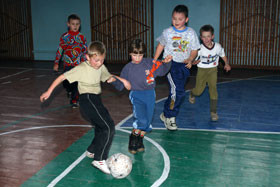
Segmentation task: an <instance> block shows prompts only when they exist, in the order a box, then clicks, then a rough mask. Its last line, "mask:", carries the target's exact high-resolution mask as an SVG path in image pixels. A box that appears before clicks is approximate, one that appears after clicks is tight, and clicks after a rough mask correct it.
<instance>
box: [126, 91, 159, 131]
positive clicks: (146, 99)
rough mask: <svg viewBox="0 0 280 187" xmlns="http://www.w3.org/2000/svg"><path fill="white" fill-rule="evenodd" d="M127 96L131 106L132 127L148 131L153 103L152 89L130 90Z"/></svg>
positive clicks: (153, 93)
mask: <svg viewBox="0 0 280 187" xmlns="http://www.w3.org/2000/svg"><path fill="white" fill-rule="evenodd" d="M129 98H130V101H131V103H132V106H133V117H134V122H133V128H134V129H139V130H144V131H150V130H151V128H150V124H151V121H152V117H153V111H154V105H155V92H154V90H148V91H131V92H130V94H129Z"/></svg>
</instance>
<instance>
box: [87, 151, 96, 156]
mask: <svg viewBox="0 0 280 187" xmlns="http://www.w3.org/2000/svg"><path fill="white" fill-rule="evenodd" d="M86 156H87V157H89V158H94V153H91V152H89V151H86Z"/></svg>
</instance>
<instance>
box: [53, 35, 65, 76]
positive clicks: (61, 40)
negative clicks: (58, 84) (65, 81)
mask: <svg viewBox="0 0 280 187" xmlns="http://www.w3.org/2000/svg"><path fill="white" fill-rule="evenodd" d="M64 46H65V42H64V40H63V36H61V37H60V39H59V46H58V49H57V51H56V55H55V60H54V66H53V70H54V71H58V66H59V60H60V58H61V56H62V53H63V47H64Z"/></svg>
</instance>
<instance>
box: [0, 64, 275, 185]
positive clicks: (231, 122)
mask: <svg viewBox="0 0 280 187" xmlns="http://www.w3.org/2000/svg"><path fill="white" fill-rule="evenodd" d="M0 68H1V71H0V72H1V73H0V88H1V89H0V93H1V100H0V104H1V105H2V106H3V107H1V108H0V114H1V119H0V145H1V152H0V184H1V185H0V186H7V187H8V186H9V187H10V186H23V187H41V186H42V187H44V186H65V187H66V186H67V187H69V186H71V187H72V186H73V187H79V186H83V187H84V186H88V187H92V186H100V187H105V186H106V187H107V186H122V187H126V186H127V187H130V186H135V187H142V186H143V187H145V186H163V187H173V186H178V187H179V186H180V187H181V186H186V187H188V186H194V187H197V186H199V187H200V186H209V187H228V186H234V187H236V186H242V187H243V186H244V187H250V186H252V187H258V186H259V187H273V186H275V187H277V186H280V182H279V178H280V171H279V170H280V133H279V132H280V122H279V121H280V118H279V114H280V96H279V93H280V92H279V91H280V76H279V72H272V71H260V70H247V71H246V70H234V69H233V70H232V72H231V74H223V72H222V71H220V72H219V86H218V91H219V98H220V100H219V109H218V113H219V121H218V122H210V119H209V113H208V107H209V103H207V101H208V102H209V100H208V99H207V98H208V95H207V91H206V92H205V93H204V94H203V95H202V96H201V97H199V98H197V100H196V104H194V105H190V104H189V103H188V102H187V99H186V101H185V103H183V106H184V107H183V108H182V110H181V112H180V115H179V116H178V120H177V124H178V126H179V127H180V128H179V130H178V131H174V132H172V131H168V130H166V129H165V127H164V125H163V124H162V123H161V122H160V120H159V117H158V115H159V114H160V112H161V110H162V106H163V103H164V101H165V98H166V96H167V95H168V84H167V82H166V79H164V78H162V79H159V80H157V83H158V84H157V88H156V93H157V100H158V102H157V103H156V110H155V116H154V121H153V126H154V129H153V131H152V132H151V133H149V134H147V136H146V137H145V140H144V144H145V148H146V149H145V152H143V153H137V154H135V155H132V154H130V153H129V152H128V151H127V145H128V137H129V133H130V130H131V127H130V124H131V121H132V116H131V113H132V109H131V105H130V102H129V99H128V92H121V93H119V92H117V91H115V90H114V89H113V88H112V87H111V86H110V85H103V93H102V99H103V102H104V104H105V106H106V107H107V108H108V110H109V112H110V114H111V116H112V118H113V119H114V121H115V123H116V125H117V127H116V128H117V131H116V135H115V137H114V141H113V145H112V148H111V150H110V155H112V154H114V153H124V154H126V155H128V156H129V157H130V158H131V159H132V161H133V169H132V172H131V174H130V175H129V176H128V177H126V178H124V179H114V178H113V177H112V176H111V175H106V174H104V173H102V172H100V171H99V170H97V169H96V168H94V167H93V166H92V165H91V161H92V160H91V159H90V158H87V157H85V154H84V152H85V150H86V148H87V146H88V144H89V142H90V141H91V139H92V137H93V136H94V129H92V128H91V127H90V125H89V124H88V123H87V122H86V121H85V120H83V118H82V117H81V116H80V113H79V109H72V108H71V107H70V105H69V104H68V100H67V97H66V94H65V91H64V90H63V88H62V87H59V88H58V89H57V90H56V93H55V94H54V96H53V97H52V98H51V99H50V101H49V102H47V103H45V104H41V103H40V102H39V96H40V94H41V93H42V92H43V91H45V90H46V89H47V87H48V86H49V85H50V83H51V82H52V81H53V80H54V79H55V77H56V76H57V75H54V74H52V72H51V69H50V68H49V67H46V68H41V67H40V68H38V67H34V66H32V67H30V66H26V67H22V66H21V67H10V66H8V65H7V66H3V67H0ZM109 71H111V72H113V73H115V74H119V70H116V68H115V67H109ZM194 82H195V70H193V71H192V74H191V77H190V80H189V82H188V84H187V85H186V94H187V96H188V90H189V89H191V88H192V87H193V86H194ZM27 88H28V89H27Z"/></svg>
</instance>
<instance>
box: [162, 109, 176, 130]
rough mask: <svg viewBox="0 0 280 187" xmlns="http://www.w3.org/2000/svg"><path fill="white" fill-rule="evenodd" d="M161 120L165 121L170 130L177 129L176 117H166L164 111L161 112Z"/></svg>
mask: <svg viewBox="0 0 280 187" xmlns="http://www.w3.org/2000/svg"><path fill="white" fill-rule="evenodd" d="M160 119H161V121H163V122H164V125H165V127H166V128H167V129H168V130H170V131H175V130H177V129H178V128H177V125H176V120H175V117H171V118H166V117H165V116H164V114H163V113H161V114H160Z"/></svg>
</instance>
